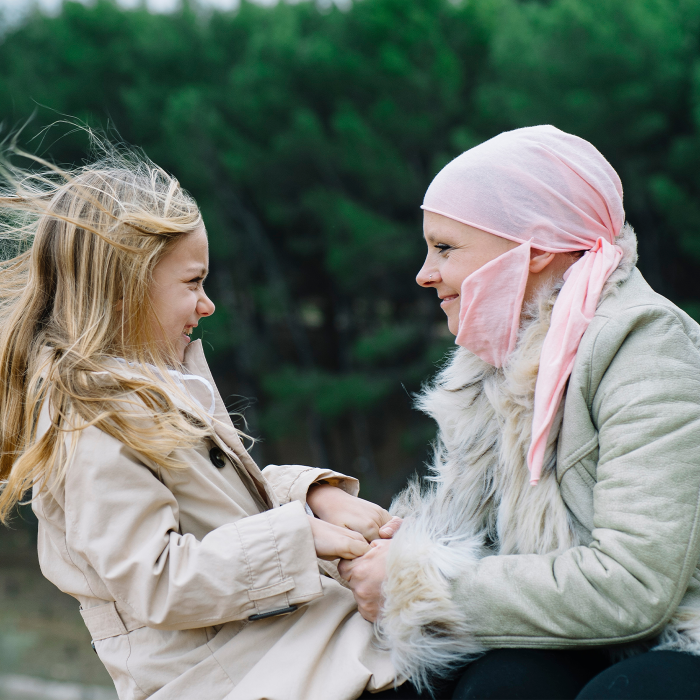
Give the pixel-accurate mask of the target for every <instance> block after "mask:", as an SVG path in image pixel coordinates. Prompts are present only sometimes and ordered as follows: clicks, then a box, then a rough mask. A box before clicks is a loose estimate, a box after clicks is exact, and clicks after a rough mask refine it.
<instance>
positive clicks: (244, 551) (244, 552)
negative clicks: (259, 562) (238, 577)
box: [236, 523, 260, 612]
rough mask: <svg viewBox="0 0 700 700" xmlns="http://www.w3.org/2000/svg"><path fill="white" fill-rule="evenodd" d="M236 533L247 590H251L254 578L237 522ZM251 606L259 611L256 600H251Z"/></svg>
mask: <svg viewBox="0 0 700 700" xmlns="http://www.w3.org/2000/svg"><path fill="white" fill-rule="evenodd" d="M236 534H237V535H238V540H239V541H240V543H241V552H242V553H243V559H244V561H245V568H246V572H247V573H248V584H249V585H248V590H253V587H254V584H255V582H254V580H253V571H252V569H251V567H250V561H249V559H248V550H247V549H246V546H245V544H244V542H243V538H242V537H241V533H240V532H239V530H238V523H236ZM253 606H254V609H255V610H256V611H258V612H259V611H260V608H259V607H258V604H257V602H255V601H253Z"/></svg>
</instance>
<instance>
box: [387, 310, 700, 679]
mask: <svg viewBox="0 0 700 700" xmlns="http://www.w3.org/2000/svg"><path fill="white" fill-rule="evenodd" d="M625 314H626V315H625ZM625 314H622V317H621V318H618V317H615V318H614V319H607V320H605V322H604V323H602V324H601V327H600V328H599V329H598V331H597V337H596V338H595V342H594V344H593V348H594V349H593V351H592V352H591V357H592V358H594V359H593V360H591V361H590V363H589V371H588V376H587V377H586V379H587V381H588V386H586V387H583V389H581V390H582V391H584V392H586V391H590V393H589V394H588V401H589V403H588V408H589V411H590V416H591V420H592V421H593V423H594V425H595V427H596V428H597V431H598V450H599V457H598V465H597V474H596V483H595V486H594V487H593V504H594V527H593V531H592V537H593V541H592V542H591V543H590V544H589V545H588V546H579V547H574V548H571V549H569V550H566V551H564V552H563V553H558V554H547V555H507V556H485V557H482V558H480V554H479V553H478V551H477V550H478V543H476V542H471V543H469V542H463V543H453V546H450V543H444V544H441V543H440V542H437V541H433V542H430V543H427V544H426V543H425V541H424V540H425V538H423V540H421V538H420V533H417V532H416V531H415V528H414V527H413V526H412V524H411V522H410V519H409V527H408V528H406V527H405V525H406V523H404V527H402V529H401V530H400V531H399V533H398V535H397V536H396V538H395V541H394V542H392V545H391V549H392V552H391V554H390V565H389V575H388V578H387V582H386V586H385V588H386V592H387V606H386V608H385V612H386V615H387V620H386V627H387V630H388V632H389V636H390V637H393V638H392V639H390V641H391V643H393V644H394V645H395V647H396V649H398V652H397V653H398V654H399V655H401V654H403V657H402V658H403V662H404V663H403V666H404V668H402V669H401V670H406V668H408V670H409V672H410V671H411V670H412V669H415V668H416V667H418V668H419V670H420V664H421V662H420V661H419V660H418V656H417V655H418V653H422V654H423V657H424V658H426V648H432V649H433V650H434V651H435V653H434V654H433V657H432V658H433V661H434V662H435V664H436V665H437V667H440V666H442V667H443V668H444V667H445V666H447V665H449V664H450V663H454V662H455V661H456V659H457V657H458V656H460V655H461V656H462V658H463V657H464V656H467V655H469V654H470V653H477V652H479V651H482V650H484V649H486V648H492V647H548V648H565V647H581V646H593V645H607V644H619V643H624V642H633V641H636V640H640V639H644V638H647V637H651V636H653V635H655V634H657V633H659V632H660V631H661V630H662V628H663V626H664V625H665V624H666V623H667V621H668V620H669V618H670V617H671V615H672V614H673V613H674V611H675V609H676V608H677V606H678V604H679V602H680V601H681V599H682V597H683V595H684V593H685V591H686V589H687V587H688V583H689V580H690V577H691V576H692V574H693V571H694V570H695V567H696V566H697V563H698V558H699V556H700V528H699V523H698V502H699V497H700V353H699V351H698V347H697V338H696V339H695V340H693V339H692V338H691V337H690V336H689V332H688V329H687V328H686V326H685V324H684V322H683V321H682V320H681V319H680V318H679V317H678V315H676V313H675V312H673V311H671V310H670V309H668V308H664V307H648V308H647V309H645V310H643V311H640V309H634V310H628V311H627V312H625ZM591 387H593V388H592V389H591ZM596 387H597V388H596ZM574 390H579V387H576V388H575V389H574ZM569 391H572V389H571V388H570V389H569ZM591 394H592V395H591ZM564 420H565V421H566V415H565V418H564ZM420 541H422V542H423V545H422V546H416V542H420ZM395 545H398V546H396V548H395ZM460 547H461V548H462V551H463V553H464V555H463V556H461V557H460V556H459V555H458V552H459V549H460ZM470 547H471V549H470ZM411 568H412V569H413V572H414V574H413V575H412V579H413V588H412V589H409V588H408V587H407V585H406V583H405V581H403V579H406V578H407V577H408V573H407V570H410V569H411ZM402 577H403V578H402ZM421 581H424V582H426V590H428V589H427V584H428V583H429V584H430V585H432V586H433V590H432V591H428V592H427V593H426V596H425V597H424V601H423V602H424V604H423V606H422V607H421V606H420V605H419V601H418V600H417V598H416V592H415V591H418V596H419V597H420V596H421V595H422V594H421V593H420V591H421V590H422V589H423V586H421V585H420V582H421ZM426 600H427V601H429V600H433V601H434V603H433V604H432V610H433V613H431V614H428V613H426V612H425V607H426V606H425V602H426ZM402 611H403V614H404V621H403V622H402V621H401V620H400V619H399V616H400V614H401V612H402ZM412 611H413V612H412ZM415 611H419V612H420V614H418V613H416V612H415ZM458 637H459V639H457V638H458ZM421 640H422V641H424V642H425V645H424V646H423V650H422V651H420V647H421V644H420V642H421ZM435 640H438V641H440V643H441V644H442V645H443V646H442V647H439V648H438V647H437V646H436V643H437V642H436V641H435ZM446 640H451V646H450V644H449V643H447V644H445V642H446ZM455 640H457V641H455ZM431 644H432V647H431V646H430V645H431ZM412 664H413V666H412ZM399 665H400V666H401V664H399Z"/></svg>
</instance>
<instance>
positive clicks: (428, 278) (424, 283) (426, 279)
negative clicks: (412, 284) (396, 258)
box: [416, 263, 440, 287]
mask: <svg viewBox="0 0 700 700" xmlns="http://www.w3.org/2000/svg"><path fill="white" fill-rule="evenodd" d="M439 278H440V275H439V274H438V272H437V270H435V268H433V269H431V268H430V267H429V266H428V264H427V263H426V264H424V265H423V267H421V269H420V271H419V272H418V274H417V275H416V282H417V283H418V284H419V285H420V286H421V287H430V286H431V285H433V284H435V283H436V282H437V281H439Z"/></svg>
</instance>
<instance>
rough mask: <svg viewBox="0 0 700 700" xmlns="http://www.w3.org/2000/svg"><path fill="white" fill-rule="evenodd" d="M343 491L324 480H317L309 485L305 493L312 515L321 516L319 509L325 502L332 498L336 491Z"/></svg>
mask: <svg viewBox="0 0 700 700" xmlns="http://www.w3.org/2000/svg"><path fill="white" fill-rule="evenodd" d="M339 491H340V492H341V493H345V492H344V491H343V490H342V489H339V488H338V487H337V486H332V485H331V484H328V483H326V482H317V483H315V484H311V486H309V490H308V491H307V493H306V503H307V504H308V506H309V508H311V510H312V511H313V513H314V515H316V516H318V517H322V516H321V513H320V511H321V510H322V509H323V505H324V504H327V502H328V500H330V499H333V497H334V496H336V495H337V492H339Z"/></svg>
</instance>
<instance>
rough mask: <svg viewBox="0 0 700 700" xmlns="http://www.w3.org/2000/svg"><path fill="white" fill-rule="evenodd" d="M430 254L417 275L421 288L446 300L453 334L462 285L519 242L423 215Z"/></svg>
mask: <svg viewBox="0 0 700 700" xmlns="http://www.w3.org/2000/svg"><path fill="white" fill-rule="evenodd" d="M423 214H424V217H423V230H424V234H425V241H426V243H427V244H428V255H427V256H426V258H425V262H424V263H423V267H422V268H421V269H420V272H419V273H418V275H417V276H416V282H418V284H420V285H421V287H434V288H435V291H437V294H438V297H439V298H440V299H441V300H442V301H441V303H440V306H441V307H442V310H443V311H444V312H445V314H446V315H447V326H448V328H449V329H450V333H452V334H453V335H457V331H458V330H459V294H460V290H461V288H462V282H464V280H465V279H466V278H467V277H469V275H471V274H472V272H475V271H476V270H478V269H479V268H480V267H482V266H483V265H486V263H488V262H491V260H494V259H495V258H497V257H498V256H499V255H502V254H503V253H507V252H508V251H509V250H511V249H513V248H516V247H517V246H518V245H520V244H519V243H515V242H514V241H509V240H507V239H505V238H501V237H499V236H494V235H493V234H491V233H486V231H481V230H479V229H477V228H473V227H472V226H467V225H466V224H461V223H460V222H459V221H454V219H448V218H447V217H446V216H442V215H440V214H434V213H433V212H429V211H426V212H423Z"/></svg>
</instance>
